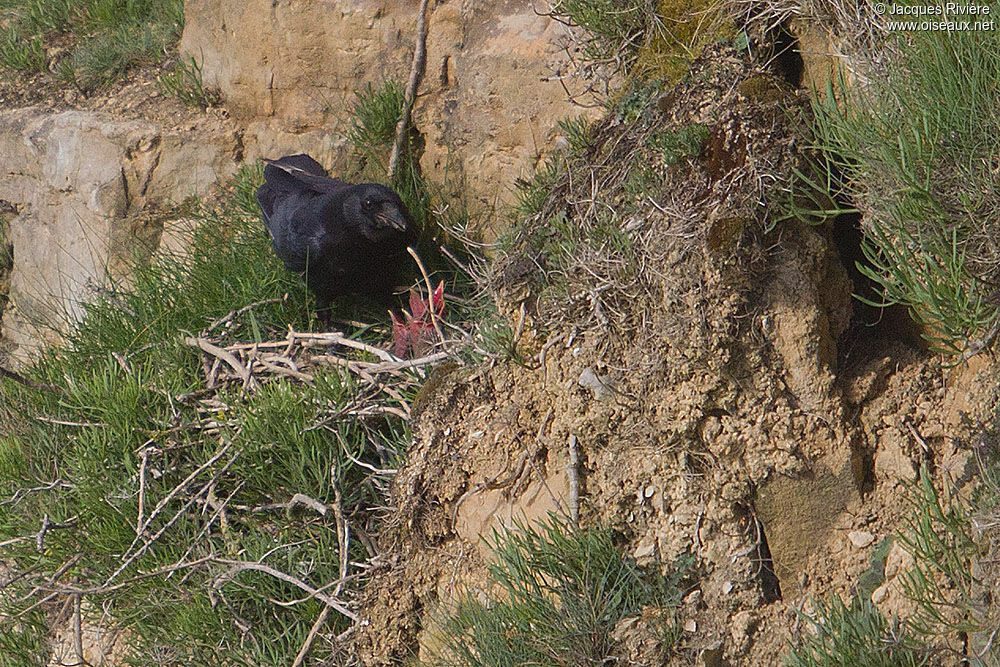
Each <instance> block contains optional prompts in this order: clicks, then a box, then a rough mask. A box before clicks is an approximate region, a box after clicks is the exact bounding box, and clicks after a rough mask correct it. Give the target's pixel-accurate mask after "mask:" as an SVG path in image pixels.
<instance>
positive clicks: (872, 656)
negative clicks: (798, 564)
mask: <svg viewBox="0 0 1000 667" xmlns="http://www.w3.org/2000/svg"><path fill="white" fill-rule="evenodd" d="M813 604H814V606H815V611H814V613H813V614H812V615H807V616H805V619H806V620H807V621H808V623H809V626H810V627H809V628H808V629H807V630H806V632H805V633H803V635H802V637H801V638H800V641H799V644H798V645H797V646H795V647H794V648H793V649H792V651H791V653H790V654H789V655H788V656H786V657H785V664H786V665H788V667H838V666H839V665H865V666H866V667H918V666H919V665H924V664H927V657H926V654H925V653H924V652H922V651H920V650H918V646H917V645H916V643H915V641H914V640H913V637H912V635H911V634H910V633H908V632H907V630H906V628H905V627H904V626H903V625H902V624H901V623H900V622H899V621H898V620H892V621H890V620H888V619H886V618H885V616H883V615H882V614H881V612H879V611H878V609H876V608H875V606H874V605H873V604H872V603H871V601H870V600H867V599H862V598H859V597H855V598H852V599H851V602H850V604H849V605H848V604H844V601H843V600H841V598H840V596H833V597H832V598H831V599H830V600H829V601H822V600H816V601H814V603H813Z"/></svg>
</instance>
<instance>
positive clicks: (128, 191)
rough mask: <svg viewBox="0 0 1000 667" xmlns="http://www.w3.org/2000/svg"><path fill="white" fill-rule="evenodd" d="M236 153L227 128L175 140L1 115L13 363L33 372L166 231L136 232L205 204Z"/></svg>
mask: <svg viewBox="0 0 1000 667" xmlns="http://www.w3.org/2000/svg"><path fill="white" fill-rule="evenodd" d="M238 151H239V138H238V136H237V135H236V134H235V133H234V132H233V130H232V128H230V127H227V126H226V125H225V124H224V123H213V122H210V121H202V122H199V123H198V124H197V126H196V127H194V128H192V127H183V128H173V129H167V128H164V127H162V126H161V125H159V124H158V123H156V122H154V121H143V120H121V119H120V118H116V117H115V116H113V115H111V114H109V113H101V112H91V111H73V110H70V111H61V112H55V113H53V112H46V111H43V110H40V109H35V108H28V109H17V110H11V111H6V112H3V113H0V155H3V157H4V164H5V166H6V171H7V174H6V177H5V178H4V179H3V180H0V202H4V206H5V207H6V208H7V209H8V210H10V211H11V212H12V214H11V215H8V216H7V218H9V219H8V220H7V223H6V227H7V241H8V243H9V245H10V247H11V248H12V254H13V261H12V262H11V266H10V274H9V296H10V302H11V308H10V309H9V310H8V311H7V312H6V313H5V314H4V317H3V322H4V328H3V331H4V338H5V344H6V347H7V350H8V352H10V353H11V355H12V356H13V358H14V359H16V360H17V361H19V362H24V361H25V360H26V359H27V357H28V356H29V355H30V353H31V352H32V351H33V350H35V349H37V347H38V346H39V345H41V344H42V343H43V342H45V341H48V340H52V339H53V338H54V337H56V336H57V335H58V332H59V330H60V328H61V326H63V325H65V323H66V322H67V321H68V320H69V319H72V318H73V317H74V316H76V315H77V314H78V313H79V310H80V306H81V304H82V303H83V302H85V301H86V300H87V299H88V296H89V295H90V293H91V292H92V290H93V289H94V288H95V287H96V286H99V285H102V284H103V283H104V282H105V279H106V278H107V277H108V276H109V275H112V274H113V273H114V272H115V271H116V269H119V268H121V266H122V263H123V261H124V260H127V259H131V258H134V257H135V255H136V254H137V253H139V252H142V251H143V250H145V251H146V252H148V251H149V249H150V247H149V246H151V247H152V248H155V246H156V243H157V242H158V237H159V233H160V232H161V231H162V228H160V229H149V228H146V227H144V225H143V224H142V223H140V222H139V220H140V219H143V220H147V221H148V217H149V216H148V212H149V211H150V209H161V210H162V209H168V208H170V207H171V206H174V205H176V204H179V203H180V202H181V201H183V200H184V199H185V198H187V197H190V196H203V195H205V194H206V193H207V192H209V191H210V189H211V188H212V187H214V186H215V185H216V184H217V183H218V182H219V180H220V179H224V178H226V177H228V176H229V175H230V174H231V173H232V172H233V170H234V168H235V158H236V156H237V153H238ZM144 212H145V214H144Z"/></svg>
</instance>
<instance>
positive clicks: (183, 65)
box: [156, 56, 220, 107]
mask: <svg viewBox="0 0 1000 667" xmlns="http://www.w3.org/2000/svg"><path fill="white" fill-rule="evenodd" d="M156 84H157V87H158V88H159V89H160V91H161V92H162V93H164V94H165V95H171V96H173V97H176V98H177V99H179V100H180V101H181V102H183V103H184V104H186V105H188V106H191V107H209V106H213V105H215V104H218V103H219V101H220V96H219V92H218V91H217V90H213V89H211V88H206V87H205V82H204V81H203V79H202V76H201V65H199V64H198V61H197V60H195V59H194V57H193V56H181V58H180V59H179V60H178V61H177V63H176V64H175V65H174V68H173V70H171V71H170V72H167V73H166V74H162V75H160V76H159V77H157V79H156Z"/></svg>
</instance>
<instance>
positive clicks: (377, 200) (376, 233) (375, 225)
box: [344, 183, 414, 242]
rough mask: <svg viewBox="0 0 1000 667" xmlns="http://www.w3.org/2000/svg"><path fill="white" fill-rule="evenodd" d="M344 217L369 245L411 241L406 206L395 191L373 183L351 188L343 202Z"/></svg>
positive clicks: (410, 227)
mask: <svg viewBox="0 0 1000 667" xmlns="http://www.w3.org/2000/svg"><path fill="white" fill-rule="evenodd" d="M344 217H345V219H346V220H347V221H349V222H350V223H351V224H354V225H357V227H356V230H357V231H358V232H359V233H360V234H361V235H362V236H364V237H365V238H366V239H368V240H369V241H372V242H378V241H385V240H388V239H391V238H405V239H406V240H407V242H409V241H411V240H412V238H413V235H414V227H413V221H412V219H411V218H410V213H409V211H407V210H406V205H405V204H403V200H402V199H400V198H399V195H397V194H396V193H395V192H393V191H392V190H390V189H389V188H387V187H385V186H384V185H378V184H377V183H362V184H360V185H355V186H354V187H352V188H351V192H350V193H349V194H348V195H347V197H346V198H345V199H344Z"/></svg>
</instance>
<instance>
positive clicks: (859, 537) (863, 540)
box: [847, 530, 875, 549]
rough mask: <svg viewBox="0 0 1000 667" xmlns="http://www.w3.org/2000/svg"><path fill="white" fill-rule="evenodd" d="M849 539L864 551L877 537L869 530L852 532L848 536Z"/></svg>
mask: <svg viewBox="0 0 1000 667" xmlns="http://www.w3.org/2000/svg"><path fill="white" fill-rule="evenodd" d="M847 539H849V540H850V541H851V544H853V545H854V546H856V547H857V548H859V549H864V548H865V547H867V546H868V545H870V544H871V543H872V542H874V541H875V536H874V535H872V534H871V533H869V532H868V531H867V530H852V531H851V532H849V533H848V534H847Z"/></svg>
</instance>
